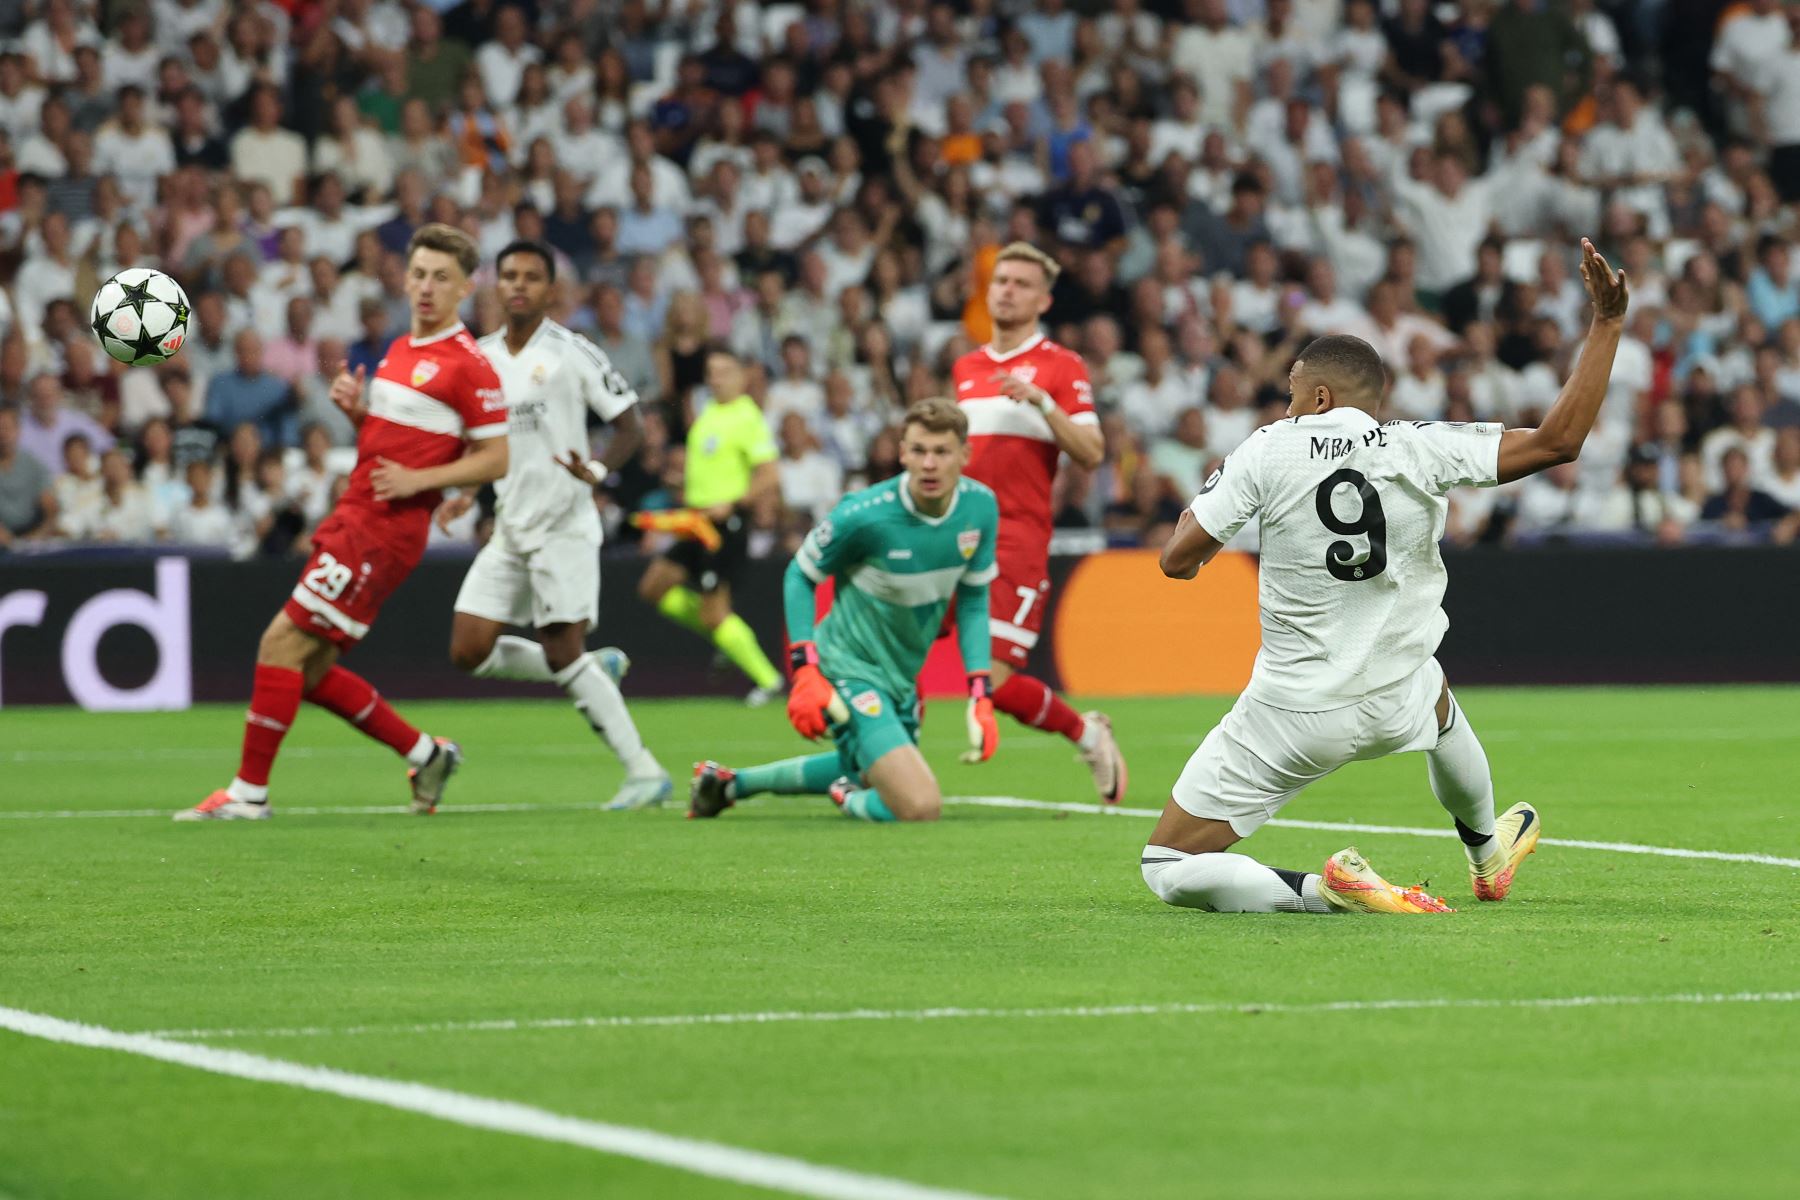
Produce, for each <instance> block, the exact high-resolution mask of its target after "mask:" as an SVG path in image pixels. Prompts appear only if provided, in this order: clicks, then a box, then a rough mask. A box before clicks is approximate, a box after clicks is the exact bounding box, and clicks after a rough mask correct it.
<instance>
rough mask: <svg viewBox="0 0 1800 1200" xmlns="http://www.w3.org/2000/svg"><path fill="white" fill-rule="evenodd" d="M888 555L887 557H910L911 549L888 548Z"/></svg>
mask: <svg viewBox="0 0 1800 1200" xmlns="http://www.w3.org/2000/svg"><path fill="white" fill-rule="evenodd" d="M888 557H889V558H911V557H912V551H911V550H889V551H888Z"/></svg>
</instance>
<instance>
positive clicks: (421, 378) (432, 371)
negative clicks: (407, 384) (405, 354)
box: [412, 358, 438, 388]
mask: <svg viewBox="0 0 1800 1200" xmlns="http://www.w3.org/2000/svg"><path fill="white" fill-rule="evenodd" d="M437 373H438V365H437V364H436V363H435V362H433V361H432V360H431V359H429V358H423V359H420V360H419V361H418V362H416V363H414V364H413V369H412V385H413V386H414V387H416V388H422V387H424V386H425V385H426V384H428V383H430V382H431V381H432V380H433V379H436V378H437Z"/></svg>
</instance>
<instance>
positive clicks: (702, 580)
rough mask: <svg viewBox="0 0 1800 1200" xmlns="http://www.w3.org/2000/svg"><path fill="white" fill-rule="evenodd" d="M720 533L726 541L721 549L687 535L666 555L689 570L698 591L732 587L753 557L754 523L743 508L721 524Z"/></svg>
mask: <svg viewBox="0 0 1800 1200" xmlns="http://www.w3.org/2000/svg"><path fill="white" fill-rule="evenodd" d="M719 536H720V537H721V538H723V539H724V541H723V543H722V544H721V545H720V546H719V548H718V549H717V550H708V549H707V548H706V547H705V546H702V545H701V544H700V543H699V542H696V541H693V540H691V539H688V538H683V539H682V540H681V541H679V542H676V543H675V544H674V545H673V546H671V547H670V548H669V551H668V553H667V554H665V555H663V557H664V558H667V559H668V560H669V561H670V562H672V563H674V564H675V565H676V566H679V567H681V568H683V569H684V570H686V571H687V574H688V584H689V586H691V587H692V588H694V590H695V591H698V592H701V593H706V592H716V591H718V590H719V588H721V587H730V586H731V585H732V583H733V582H735V581H736V579H737V576H738V573H739V572H740V571H742V570H743V567H744V560H745V559H747V558H748V557H749V556H750V522H749V520H748V519H747V518H746V517H745V515H744V513H743V512H742V511H741V510H737V509H734V510H732V514H731V516H730V517H729V518H727V519H726V520H725V521H723V522H721V523H720V525H719Z"/></svg>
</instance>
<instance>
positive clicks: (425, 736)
mask: <svg viewBox="0 0 1800 1200" xmlns="http://www.w3.org/2000/svg"><path fill="white" fill-rule="evenodd" d="M435 753H437V742H436V741H435V740H434V739H433V738H432V736H431V735H430V734H429V733H421V734H420V735H419V740H418V741H416V742H414V743H413V748H412V749H411V750H408V751H407V752H406V761H407V762H409V763H411V764H412V765H413V766H415V767H422V766H424V765H425V764H426V763H428V762H430V761H431V756H432V755H433V754H435Z"/></svg>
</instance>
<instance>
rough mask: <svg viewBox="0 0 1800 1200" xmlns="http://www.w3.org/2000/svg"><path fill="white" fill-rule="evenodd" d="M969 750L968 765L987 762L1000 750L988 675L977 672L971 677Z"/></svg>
mask: <svg viewBox="0 0 1800 1200" xmlns="http://www.w3.org/2000/svg"><path fill="white" fill-rule="evenodd" d="M968 725H969V748H968V749H967V750H965V751H963V755H962V761H964V762H966V763H980V762H986V761H987V760H988V759H990V758H992V757H994V751H996V750H998V749H999V748H1000V726H998V725H996V724H995V723H994V701H993V699H992V697H990V696H989V695H988V674H987V672H986V671H977V672H976V673H975V674H973V675H971V676H969V712H968Z"/></svg>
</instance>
